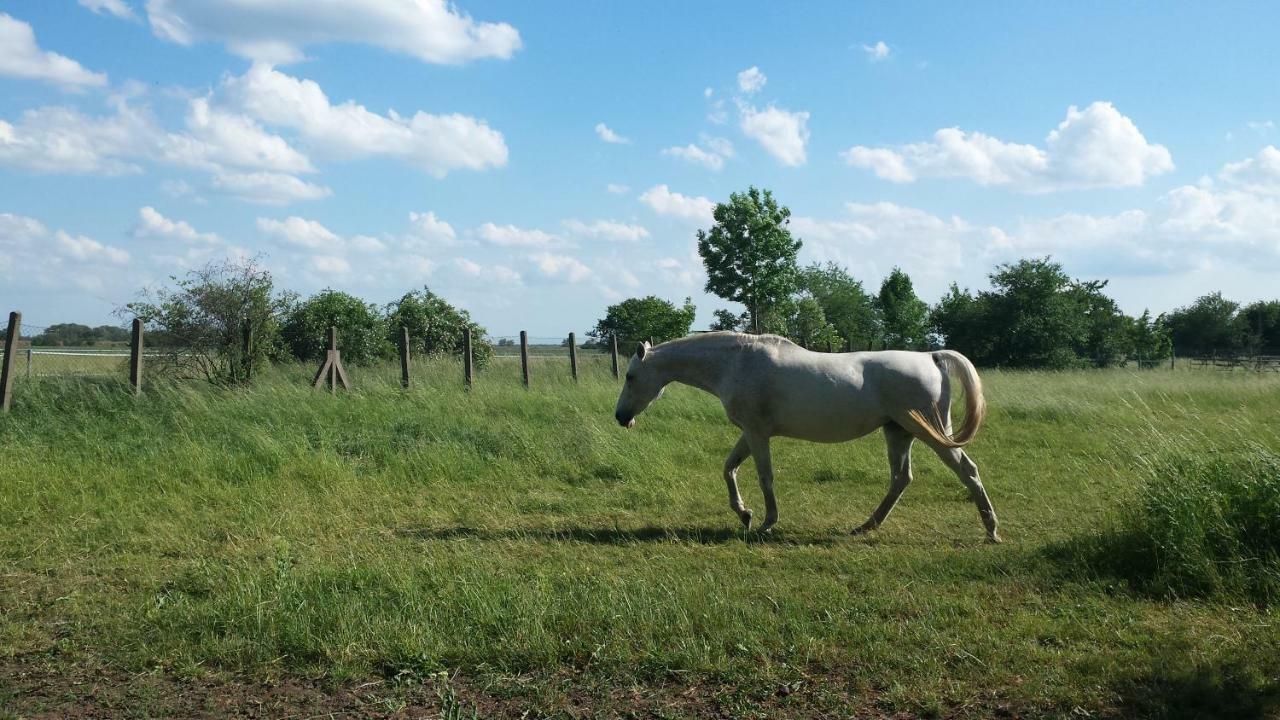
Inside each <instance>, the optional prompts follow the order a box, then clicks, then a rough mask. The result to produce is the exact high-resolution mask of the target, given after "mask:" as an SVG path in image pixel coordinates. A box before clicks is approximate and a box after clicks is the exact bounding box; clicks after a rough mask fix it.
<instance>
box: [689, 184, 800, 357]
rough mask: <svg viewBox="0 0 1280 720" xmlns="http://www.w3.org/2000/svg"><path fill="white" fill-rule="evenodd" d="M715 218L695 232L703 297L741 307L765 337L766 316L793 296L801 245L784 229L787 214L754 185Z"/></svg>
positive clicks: (735, 196) (769, 194)
mask: <svg viewBox="0 0 1280 720" xmlns="http://www.w3.org/2000/svg"><path fill="white" fill-rule="evenodd" d="M713 217H714V219H715V223H714V224H713V225H712V226H711V229H710V230H699V231H698V254H699V255H700V256H701V257H702V263H703V265H704V266H705V267H706V270H707V286H706V289H707V292H710V293H714V294H716V295H718V296H719V297H722V298H724V299H725V300H730V301H733V302H739V303H742V304H743V305H745V306H746V308H747V312H748V313H749V314H750V317H751V329H752V330H753V331H754V332H757V333H759V332H763V331H765V330H766V329H767V328H765V327H764V326H765V323H763V322H762V320H763V319H764V316H765V315H767V314H769V313H770V312H771V311H776V309H777V307H778V306H779V305H782V304H784V303H785V302H786V301H787V300H788V299H789V298H790V297H791V295H792V294H793V293H794V292H795V291H796V279H797V274H798V268H797V266H796V254H797V253H798V252H799V250H800V245H801V243H800V241H799V240H796V239H794V238H792V237H791V231H790V229H788V227H787V225H788V224H789V223H790V219H791V211H790V210H788V209H787V208H786V207H785V206H781V205H779V204H778V202H777V201H776V200H774V198H773V193H772V192H770V191H768V190H763V191H761V190H759V189H757V188H755V187H754V186H752V187H750V188H748V189H747V191H746V192H743V193H732V194H731V195H730V196H729V202H727V203H719V204H717V205H716V207H715V211H714V212H713ZM775 314H776V313H775Z"/></svg>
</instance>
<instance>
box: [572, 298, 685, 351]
mask: <svg viewBox="0 0 1280 720" xmlns="http://www.w3.org/2000/svg"><path fill="white" fill-rule="evenodd" d="M696 314H697V309H696V308H695V307H694V306H693V299H692V298H685V299H684V305H683V306H682V307H676V306H675V304H674V303H671V302H668V301H667V300H663V299H662V298H659V297H654V296H653V295H650V296H648V297H642V298H628V299H626V300H623V301H622V302H620V303H617V304H616V305H610V306H609V308H608V310H606V311H605V316H604V317H603V318H601V319H600V320H599V321H598V322H597V323H596V326H595V328H594V329H592V330H591V331H590V332H589V333H587V334H588V335H589V336H590V337H591V338H592V339H593V340H594V341H596V342H598V343H602V344H607V343H608V342H609V341H610V338H613V337H616V338H618V348H619V349H620V350H622V351H623V352H631V349H632V348H634V347H635V346H636V343H638V342H643V341H645V340H648V339H650V338H652V339H653V341H654V342H663V341H666V340H672V339H674V338H679V337H684V336H685V335H688V334H689V328H690V327H691V326H692V325H693V319H694V316H695V315H696Z"/></svg>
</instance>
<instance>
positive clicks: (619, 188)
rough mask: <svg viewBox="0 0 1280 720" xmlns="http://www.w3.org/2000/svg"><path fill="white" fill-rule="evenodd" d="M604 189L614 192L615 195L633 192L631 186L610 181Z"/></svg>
mask: <svg viewBox="0 0 1280 720" xmlns="http://www.w3.org/2000/svg"><path fill="white" fill-rule="evenodd" d="M604 189H605V190H607V191H608V192H611V193H613V194H614V195H626V194H627V193H629V192H631V188H630V187H629V186H627V185H619V184H618V183H609V184H608V185H605V186H604Z"/></svg>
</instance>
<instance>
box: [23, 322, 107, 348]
mask: <svg viewBox="0 0 1280 720" xmlns="http://www.w3.org/2000/svg"><path fill="white" fill-rule="evenodd" d="M128 341H129V331H128V330H125V329H124V328H120V327H115V326H112V325H99V326H98V327H94V328H91V327H89V326H88V325H81V324H79V323H58V324H56V325H50V326H49V327H47V328H45V329H44V331H43V332H41V333H40V334H39V335H36V336H35V337H33V338H31V344H32V345H37V346H41V345H44V346H50V345H56V346H75V345H96V344H97V343H100V342H105V343H122V342H128Z"/></svg>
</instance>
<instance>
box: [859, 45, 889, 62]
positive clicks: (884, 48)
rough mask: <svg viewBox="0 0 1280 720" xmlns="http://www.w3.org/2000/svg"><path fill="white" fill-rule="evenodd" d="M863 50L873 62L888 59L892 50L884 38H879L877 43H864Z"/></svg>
mask: <svg viewBox="0 0 1280 720" xmlns="http://www.w3.org/2000/svg"><path fill="white" fill-rule="evenodd" d="M862 52H864V53H866V54H867V59H868V60H870V61H871V62H880V61H881V60H887V59H888V58H889V53H890V52H891V51H890V49H889V46H888V45H885V44H884V41H883V40H877V41H876V44H875V45H863V46H862Z"/></svg>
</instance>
